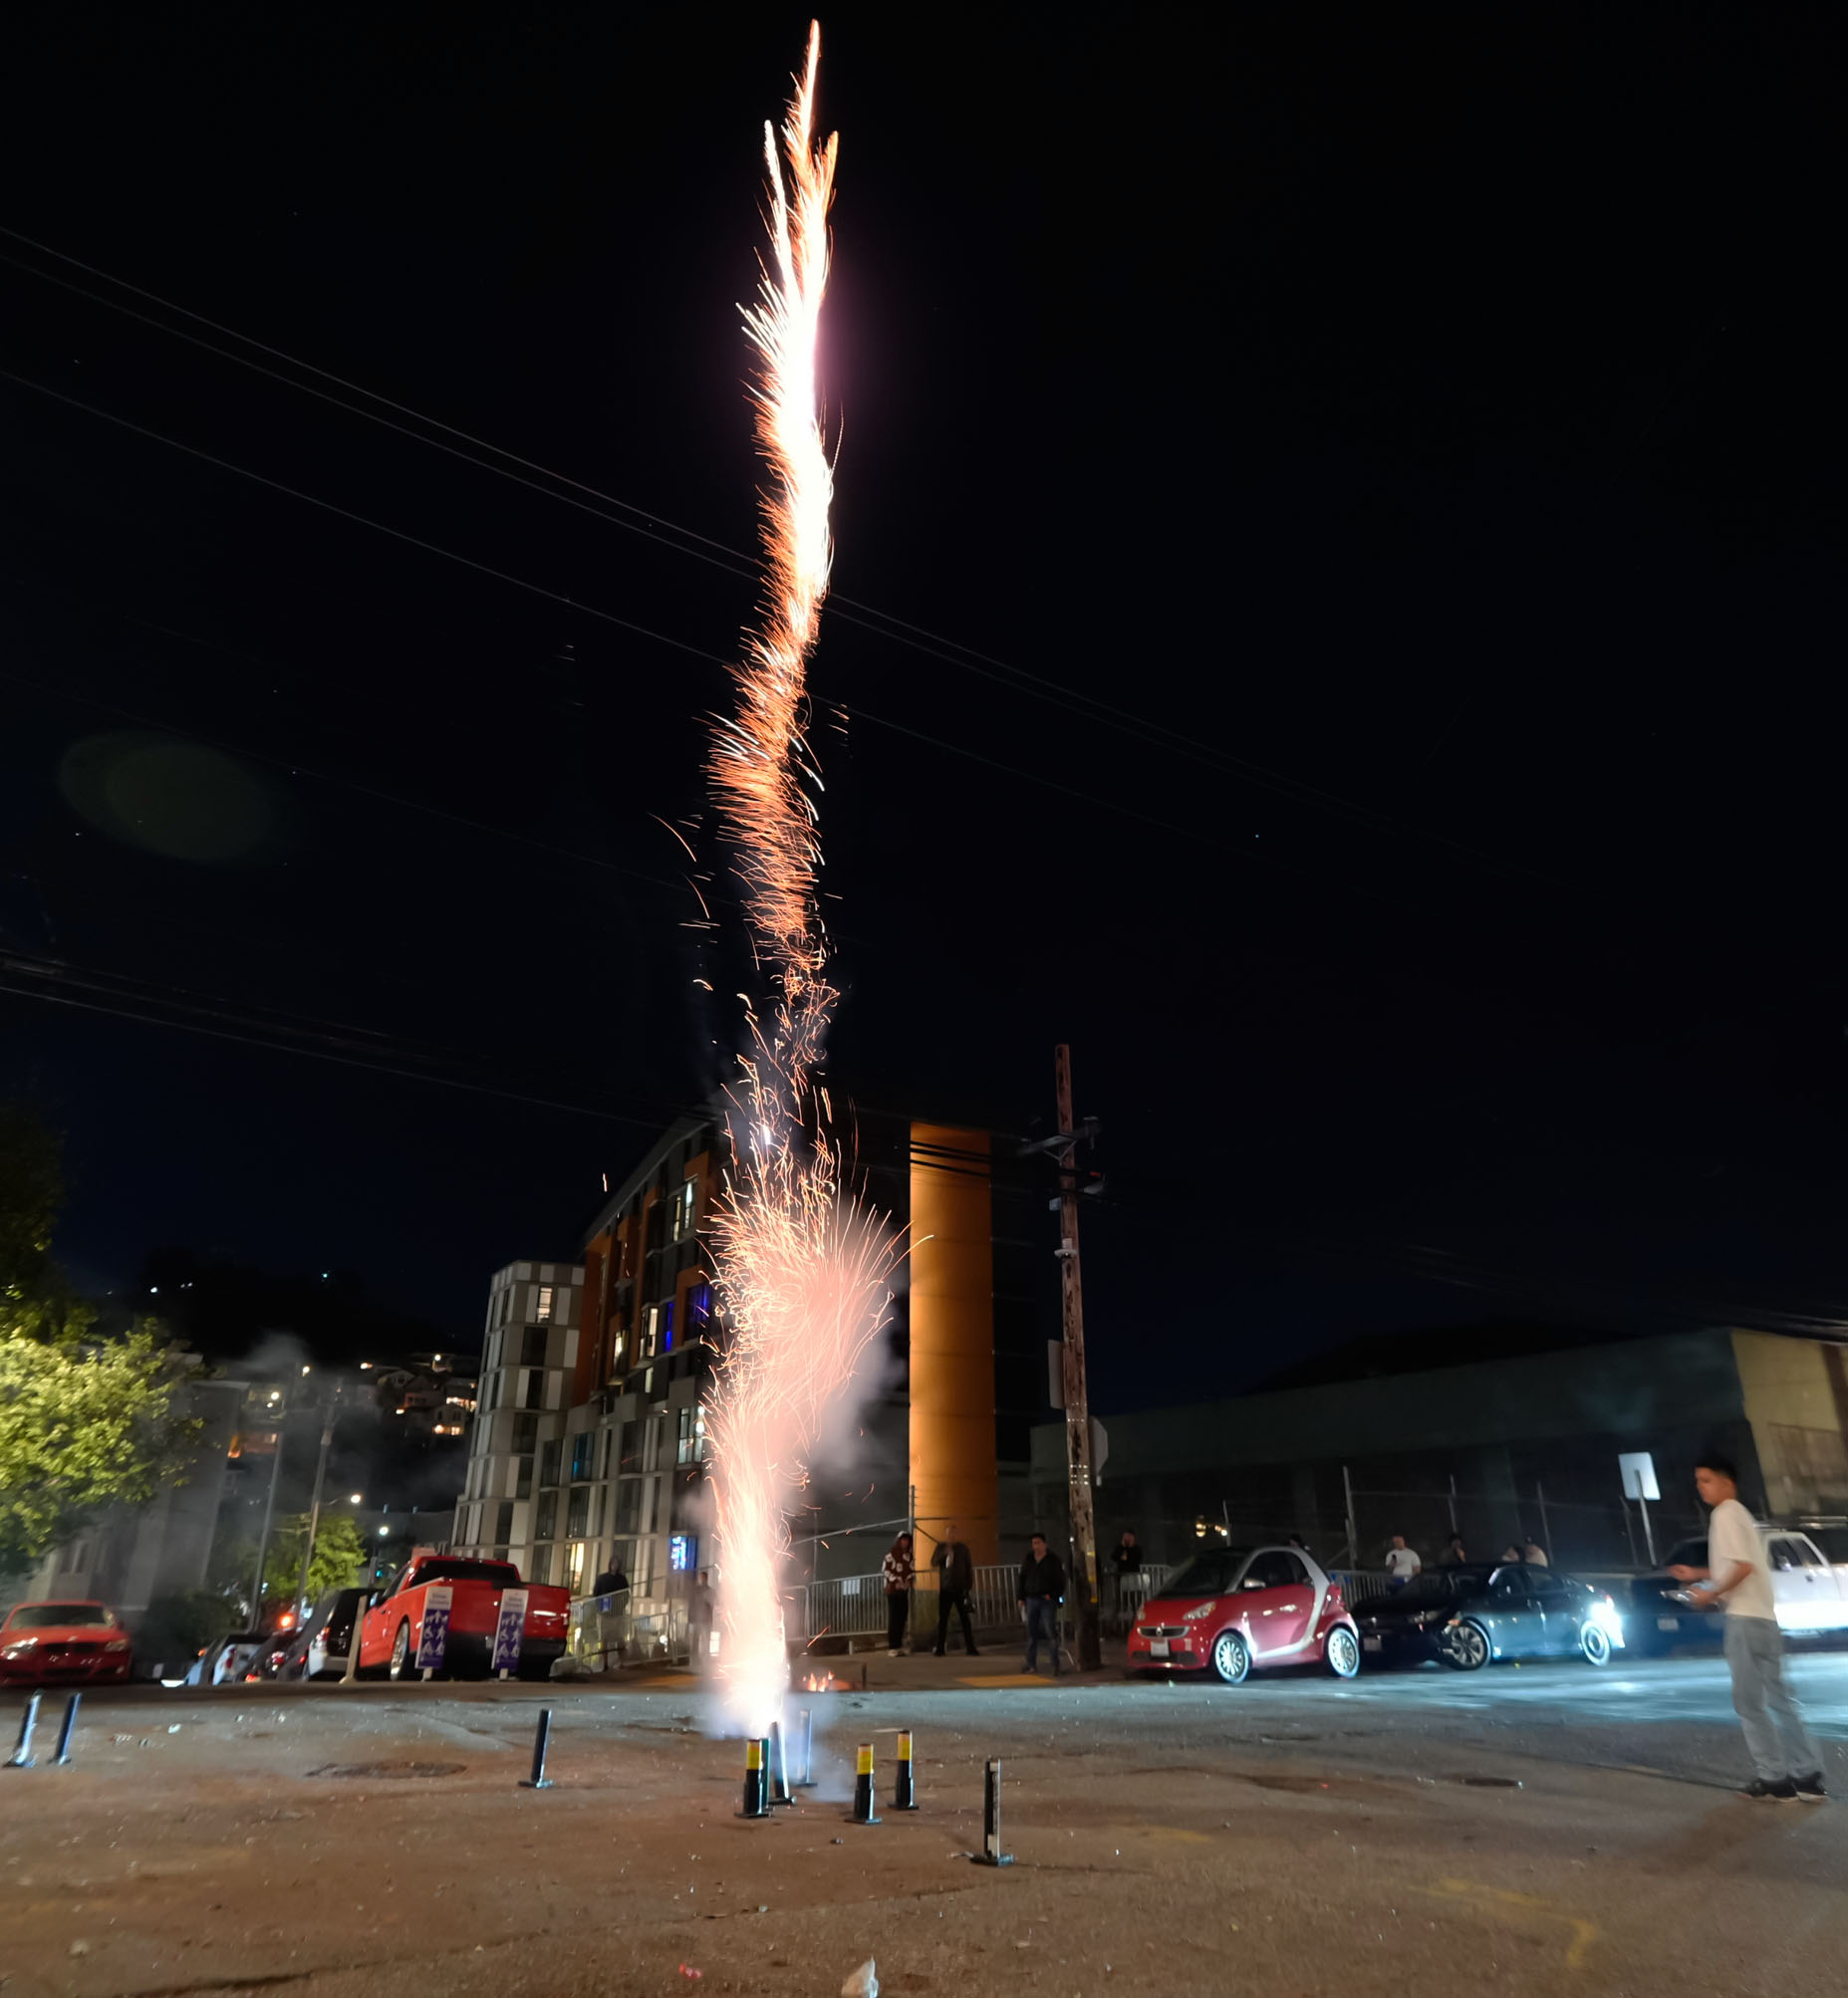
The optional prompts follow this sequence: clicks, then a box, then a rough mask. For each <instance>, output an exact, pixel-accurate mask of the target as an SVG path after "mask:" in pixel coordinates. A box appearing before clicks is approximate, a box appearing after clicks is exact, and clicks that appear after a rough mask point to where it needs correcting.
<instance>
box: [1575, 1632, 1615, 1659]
mask: <svg viewBox="0 0 1848 1998" xmlns="http://www.w3.org/2000/svg"><path fill="white" fill-rule="evenodd" d="M1578 1647H1579V1649H1580V1650H1581V1651H1583V1652H1584V1653H1585V1662H1586V1663H1587V1664H1588V1665H1608V1664H1609V1663H1610V1662H1611V1633H1610V1632H1609V1631H1608V1630H1607V1629H1605V1628H1604V1627H1603V1626H1602V1625H1601V1624H1598V1623H1586V1624H1584V1625H1582V1626H1581V1628H1580V1630H1579V1633H1578Z"/></svg>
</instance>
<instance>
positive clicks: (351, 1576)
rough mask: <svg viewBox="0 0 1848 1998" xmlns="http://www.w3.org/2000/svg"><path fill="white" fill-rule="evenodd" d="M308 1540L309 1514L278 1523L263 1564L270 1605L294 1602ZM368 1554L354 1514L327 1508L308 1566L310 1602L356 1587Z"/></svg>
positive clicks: (264, 1587)
mask: <svg viewBox="0 0 1848 1998" xmlns="http://www.w3.org/2000/svg"><path fill="white" fill-rule="evenodd" d="M307 1536H308V1515H307V1514H306V1513H301V1514H298V1515H297V1516H296V1517H295V1518H293V1519H289V1520H286V1521H283V1522H281V1523H279V1524H278V1525H277V1526H276V1528H275V1529H274V1531H273V1532H272V1533H271V1535H270V1545H269V1553H268V1554H267V1556H265V1558H264V1563H263V1589H264V1594H265V1595H266V1596H267V1597H268V1599H269V1601H270V1602H272V1603H277V1602H283V1603H288V1602H293V1601H294V1599H295V1590H296V1585H297V1584H298V1583H299V1582H300V1581H301V1579H302V1543H303V1541H304V1540H305V1539H306V1538H307ZM253 1551H254V1550H253ZM369 1552H370V1550H369V1548H368V1547H367V1545H366V1540H365V1537H364V1536H363V1535H362V1534H361V1532H360V1529H359V1527H358V1526H357V1525H355V1523H354V1521H353V1517H352V1515H351V1514H349V1513H344V1512H334V1511H332V1510H330V1509H327V1508H324V1509H323V1511H322V1514H321V1524H320V1525H319V1527H317V1528H316V1530H315V1551H314V1553H313V1555H312V1556H311V1557H310V1559H309V1563H308V1600H309V1602H310V1603H313V1602H314V1600H315V1599H316V1597H318V1596H320V1595H321V1594H322V1593H323V1592H324V1591H325V1590H329V1589H347V1588H350V1587H352V1586H353V1584H355V1583H357V1582H358V1581H359V1579H360V1570H361V1567H362V1565H363V1564H364V1563H365V1561H366V1558H367V1556H368V1554H369ZM244 1573H245V1575H246V1576H248V1575H249V1573H250V1570H249V1565H248V1563H246V1565H245V1569H244Z"/></svg>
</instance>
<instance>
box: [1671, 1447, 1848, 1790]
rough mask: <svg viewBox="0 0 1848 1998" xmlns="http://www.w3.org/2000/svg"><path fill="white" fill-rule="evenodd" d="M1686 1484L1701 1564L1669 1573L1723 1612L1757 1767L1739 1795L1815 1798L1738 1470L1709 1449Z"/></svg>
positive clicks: (1814, 1768) (1818, 1755)
mask: <svg viewBox="0 0 1848 1998" xmlns="http://www.w3.org/2000/svg"><path fill="white" fill-rule="evenodd" d="M1694 1482H1695V1488H1696V1489H1697V1490H1698V1491H1699V1492H1700V1494H1701V1499H1702V1502H1703V1504H1705V1505H1709V1506H1711V1507H1712V1508H1713V1516H1712V1518H1710V1519H1709V1521H1708V1523H1707V1566H1706V1567H1705V1568H1695V1567H1692V1566H1690V1565H1689V1564H1687V1563H1678V1564H1677V1565H1676V1566H1675V1567H1673V1568H1671V1569H1670V1570H1669V1573H1670V1574H1671V1575H1673V1576H1674V1577H1675V1579H1676V1581H1677V1582H1701V1583H1705V1584H1706V1587H1705V1588H1701V1589H1695V1590H1691V1591H1690V1592H1689V1601H1690V1602H1692V1603H1693V1604H1695V1605H1696V1607H1697V1608H1699V1609H1703V1610H1705V1609H1707V1608H1708V1607H1709V1605H1711V1604H1714V1603H1717V1604H1718V1605H1719V1606H1720V1608H1721V1609H1722V1610H1723V1611H1724V1612H1725V1617H1726V1626H1725V1640H1726V1669H1727V1671H1729V1672H1730V1673H1731V1674H1732V1710H1733V1712H1734V1713H1736V1714H1737V1715H1738V1717H1739V1725H1740V1726H1741V1727H1743V1728H1744V1730H1745V1750H1746V1753H1747V1754H1748V1755H1750V1757H1751V1762H1752V1767H1753V1768H1754V1769H1755V1770H1756V1771H1757V1774H1756V1775H1755V1776H1754V1777H1753V1778H1752V1780H1751V1781H1750V1782H1749V1783H1748V1784H1747V1785H1746V1786H1745V1788H1744V1791H1743V1792H1742V1793H1741V1794H1742V1795H1744V1796H1746V1797H1750V1798H1752V1799H1753V1800H1754V1801H1755V1800H1760V1799H1762V1800H1767V1801H1769V1802H1771V1803H1776V1804H1789V1803H1793V1802H1795V1801H1796V1800H1797V1799H1799V1798H1800V1799H1801V1800H1802V1801H1803V1802H1804V1803H1805V1804H1820V1803H1821V1802H1822V1801H1823V1797H1824V1791H1823V1787H1822V1751H1821V1750H1820V1749H1819V1748H1818V1747H1817V1746H1816V1743H1815V1740H1814V1738H1813V1737H1812V1736H1811V1734H1810V1731H1809V1728H1808V1725H1807V1724H1806V1723H1805V1721H1804V1719H1803V1709H1802V1708H1801V1707H1800V1706H1798V1705H1797V1700H1796V1695H1795V1693H1793V1692H1792V1691H1791V1690H1790V1688H1789V1687H1788V1686H1787V1685H1786V1684H1785V1683H1784V1634H1783V1632H1782V1631H1781V1630H1780V1629H1779V1628H1778V1627H1777V1599H1776V1597H1775V1596H1774V1595H1773V1594H1772V1591H1771V1577H1770V1573H1769V1571H1768V1569H1767V1568H1766V1566H1765V1561H1764V1543H1763V1541H1762V1540H1761V1539H1760V1538H1759V1535H1758V1522H1757V1521H1756V1520H1755V1519H1753V1518H1752V1516H1751V1514H1750V1513H1749V1512H1747V1511H1746V1510H1745V1508H1744V1507H1743V1506H1742V1505H1741V1504H1740V1503H1739V1491H1738V1471H1737V1469H1736V1468H1735V1467H1734V1465H1733V1464H1732V1462H1731V1461H1730V1459H1729V1458H1726V1457H1722V1456H1720V1455H1718V1454H1717V1453H1716V1452H1714V1451H1711V1450H1710V1451H1709V1452H1708V1453H1707V1455H1705V1456H1704V1457H1702V1459H1701V1460H1700V1462H1699V1463H1698V1464H1696V1466H1695V1471H1694Z"/></svg>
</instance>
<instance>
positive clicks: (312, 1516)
mask: <svg viewBox="0 0 1848 1998" xmlns="http://www.w3.org/2000/svg"><path fill="white" fill-rule="evenodd" d="M339 1419H340V1388H339V1386H338V1384H337V1385H336V1386H335V1389H334V1392H333V1393H332V1395H331V1396H329V1398H328V1404H327V1420H326V1421H325V1422H324V1423H323V1424H322V1425H321V1455H320V1456H319V1457H318V1458H317V1459H316V1461H315V1492H314V1497H313V1498H312V1499H310V1501H309V1504H308V1537H307V1539H306V1540H304V1541H303V1543H302V1579H301V1581H300V1582H299V1583H298V1584H297V1585H296V1590H295V1614H296V1616H297V1618H298V1619H299V1618H300V1617H302V1616H303V1615H304V1614H306V1611H307V1608H308V1567H309V1563H310V1562H312V1561H313V1560H314V1558H315V1533H316V1530H317V1529H318V1528H319V1526H320V1524H321V1488H322V1486H323V1485H324V1484H325V1483H326V1482H327V1459H328V1451H329V1450H330V1449H332V1447H333V1444H334V1424H335V1423H336V1422H337V1421H338V1420H339Z"/></svg>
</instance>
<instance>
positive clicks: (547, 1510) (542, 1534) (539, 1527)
mask: <svg viewBox="0 0 1848 1998" xmlns="http://www.w3.org/2000/svg"><path fill="white" fill-rule="evenodd" d="M557 1534H558V1494H557V1492H541V1493H540V1494H539V1504H538V1507H537V1510H536V1513H535V1516H534V1525H533V1538H534V1539H535V1540H552V1539H555V1538H556V1537H557Z"/></svg>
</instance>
